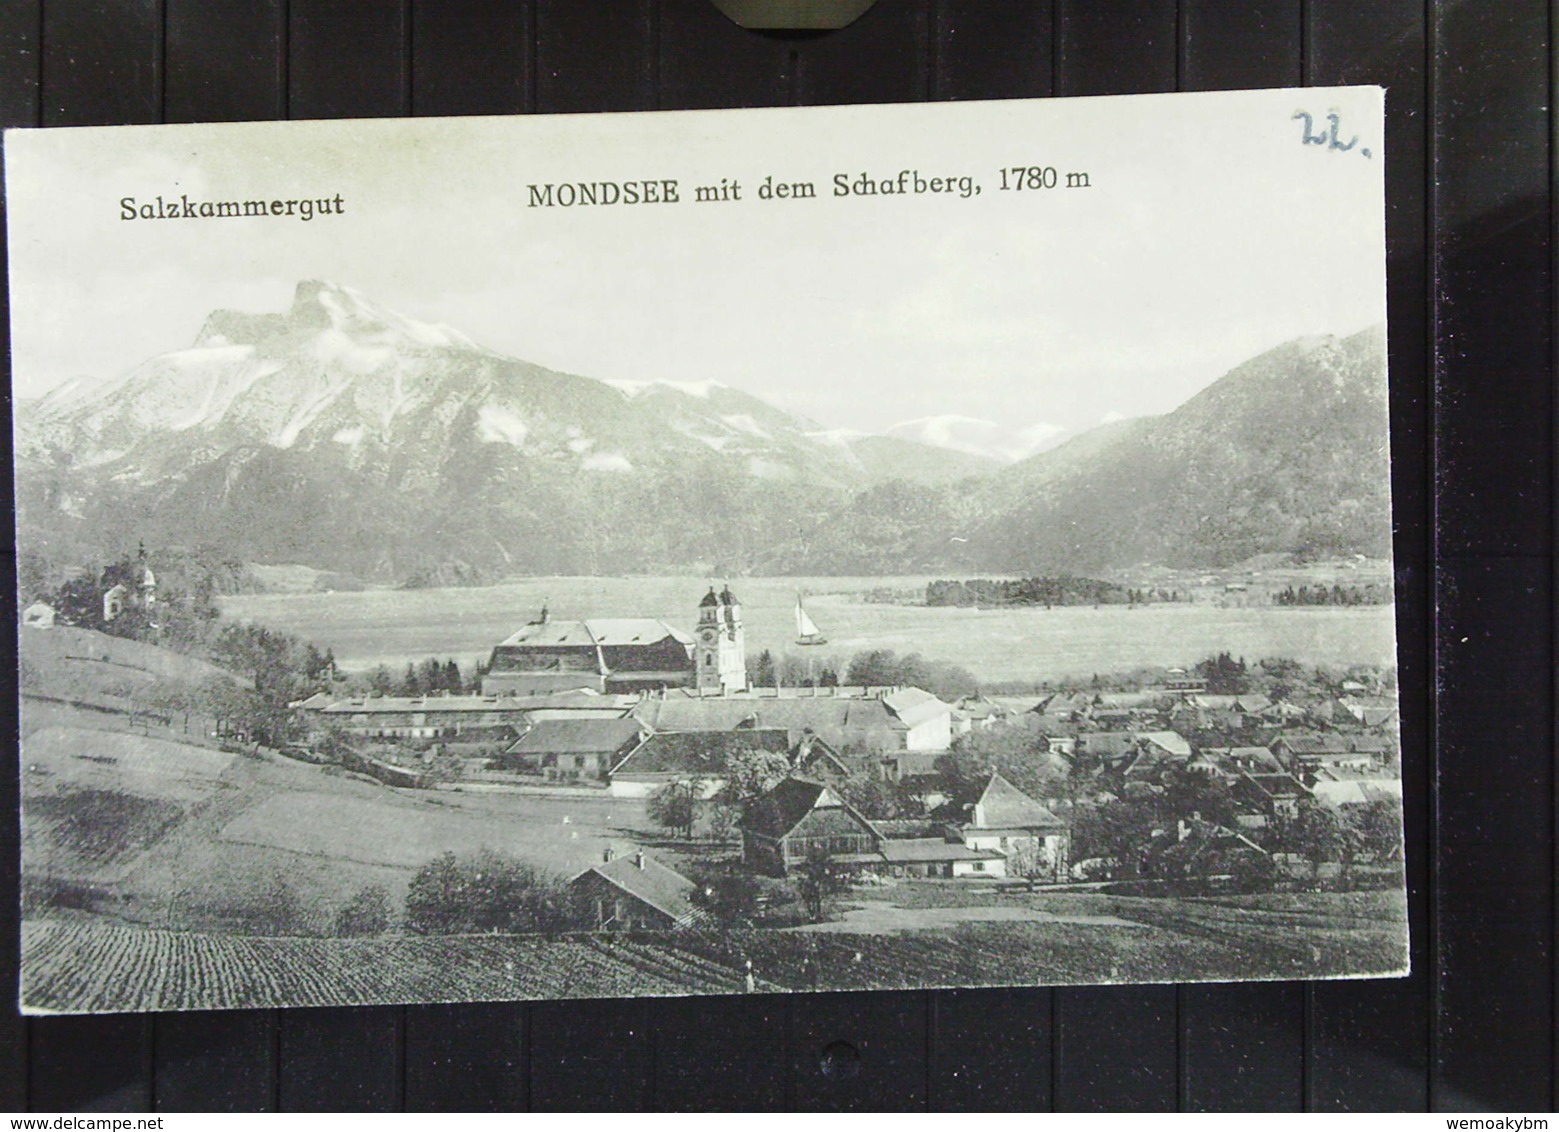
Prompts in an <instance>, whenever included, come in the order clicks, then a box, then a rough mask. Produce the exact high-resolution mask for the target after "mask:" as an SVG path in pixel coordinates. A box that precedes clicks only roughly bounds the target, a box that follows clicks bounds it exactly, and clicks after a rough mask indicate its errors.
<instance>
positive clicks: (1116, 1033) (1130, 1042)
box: [1054, 987, 1178, 1112]
mask: <svg viewBox="0 0 1559 1132" xmlns="http://www.w3.org/2000/svg"><path fill="white" fill-rule="evenodd" d="M1176 1017H1177V1015H1176V1010H1175V988H1174V987H1073V988H1069V989H1067V990H1064V991H1058V992H1057V993H1056V1021H1055V1028H1056V1035H1055V1041H1056V1068H1055V1086H1054V1087H1055V1107H1056V1110H1057V1111H1059V1112H1173V1111H1174V1110H1175V1109H1176V1108H1177V1107H1178V1095H1177V1081H1178V1066H1177V1065H1176V1041H1175V1036H1176V1025H1177V1023H1176Z"/></svg>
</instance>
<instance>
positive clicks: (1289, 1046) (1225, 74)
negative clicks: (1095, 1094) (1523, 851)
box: [1179, 0, 1305, 1112]
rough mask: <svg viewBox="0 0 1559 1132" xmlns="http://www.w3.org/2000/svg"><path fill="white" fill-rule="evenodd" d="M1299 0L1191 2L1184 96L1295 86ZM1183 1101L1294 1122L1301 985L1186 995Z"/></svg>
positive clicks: (1184, 32) (1299, 1088)
mask: <svg viewBox="0 0 1559 1132" xmlns="http://www.w3.org/2000/svg"><path fill="white" fill-rule="evenodd" d="M1302 33H1303V24H1302V21H1301V19H1300V5H1299V0H1258V2H1255V3H1249V4H1219V3H1214V2H1213V0H1184V2H1183V3H1182V5H1181V23H1180V35H1181V39H1180V68H1179V69H1180V79H1181V86H1182V88H1183V89H1188V90H1234V89H1240V88H1246V87H1256V88H1260V87H1280V86H1296V85H1298V83H1299V79H1300V71H1301V40H1302ZM1179 1005H1180V1068H1179V1073H1180V1078H1181V1079H1180V1086H1179V1091H1180V1099H1181V1103H1182V1106H1183V1107H1184V1108H1187V1109H1190V1110H1192V1111H1197V1112H1211V1111H1242V1112H1292V1111H1296V1110H1298V1109H1299V1108H1300V1107H1301V1106H1302V1103H1303V1082H1304V1072H1303V1054H1304V1026H1305V998H1304V993H1303V990H1302V989H1301V988H1300V987H1298V986H1297V985H1293V984H1284V983H1246V984H1227V985H1215V986H1193V987H1186V988H1184V989H1183V990H1182V991H1181V994H1180V999H1179Z"/></svg>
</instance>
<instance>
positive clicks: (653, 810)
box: [646, 779, 703, 840]
mask: <svg viewBox="0 0 1559 1132" xmlns="http://www.w3.org/2000/svg"><path fill="white" fill-rule="evenodd" d="M702 796H703V790H702V784H701V783H700V782H699V781H698V780H697V779H683V780H681V781H678V782H668V783H666V785H664V786H662V787H661V788H660V789H659V790H656V791H655V793H653V794H651V795H650V799H649V804H648V806H647V807H646V812H647V813H648V814H649V818H650V820H651V821H652V822H654V823H655V824H656V825H659V826H664V827H665V828H666V829H669V830H671V832H672V833H673V834H674V835H680V836H681V837H683V838H686V839H688V840H692V837H693V823H694V822H695V821H697V820H698V802H699V799H700V798H701V797H702Z"/></svg>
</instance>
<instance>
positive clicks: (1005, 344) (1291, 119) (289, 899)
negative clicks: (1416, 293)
mask: <svg viewBox="0 0 1559 1132" xmlns="http://www.w3.org/2000/svg"><path fill="white" fill-rule="evenodd" d="M1381 144H1382V92H1381V91H1380V90H1379V89H1378V88H1373V87H1371V88H1336V89H1306V90H1271V91H1249V92H1230V93H1207V94H1177V95H1162V96H1158V95H1155V96H1143V97H1129V98H1084V99H1072V100H1040V101H1012V102H970V103H944V104H930V105H897V106H839V107H824V108H809V109H771V110H741V111H699V112H671V113H647V114H630V115H576V116H560V117H510V118H473V119H444V120H438V119H407V120H374V121H332V122H271V123H247V124H224V125H178V126H133V127H119V128H89V129H59V130H24V131H11V132H9V133H7V134H6V137H5V173H6V212H7V221H8V226H9V229H8V230H9V250H10V276H9V278H10V298H11V318H12V344H13V352H12V388H13V392H14V396H15V405H16V424H15V436H14V442H15V448H14V455H15V482H16V522H17V532H16V535H17V543H16V545H17V568H18V585H19V594H18V598H19V603H20V604H19V609H20V610H21V617H20V619H19V625H18V629H17V631H18V634H19V637H20V641H19V649H20V696H21V704H20V713H21V732H22V748H21V758H20V773H21V797H22V813H21V821H22V840H23V855H22V893H21V900H22V964H21V980H20V983H21V985H20V998H21V1003H22V1006H23V1009H25V1010H26V1011H29V1012H34V1013H90V1012H113V1011H148V1010H190V1009H216V1008H234V1007H276V1006H306V1005H334V1004H359V1003H411V1002H458V1001H477V1000H512V999H550V998H578V997H592V996H613V997H616V996H626V995H684V994H746V993H768V992H784V991H811V990H836V989H858V988H919V987H954V986H1009V985H1055V984H1072V983H1116V982H1186V981H1197V980H1219V981H1223V980H1237V979H1317V978H1352V977H1367V976H1376V977H1379V976H1390V975H1400V974H1403V973H1405V971H1406V968H1407V916H1406V903H1405V895H1404V880H1403V861H1402V853H1403V842H1402V816H1401V813H1402V811H1401V806H1402V788H1401V771H1400V766H1401V763H1400V757H1401V752H1400V741H1399V737H1398V735H1399V732H1398V718H1397V695H1396V667H1395V649H1396V645H1395V626H1394V604H1393V574H1392V561H1391V501H1390V485H1389V435H1388V425H1387V381H1386V352H1385V342H1386V338H1385V334H1386V328H1385V250H1384V208H1383V193H1382V186H1383V155H1382V152H1381V148H1380V147H1381Z"/></svg>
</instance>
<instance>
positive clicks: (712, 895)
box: [691, 872, 763, 931]
mask: <svg viewBox="0 0 1559 1132" xmlns="http://www.w3.org/2000/svg"><path fill="white" fill-rule="evenodd" d="M762 891H763V889H762V885H760V884H759V882H758V879H757V878H756V877H754V876H752V875H751V874H750V873H746V872H729V873H720V874H718V875H716V876H713V877H710V878H709V879H708V880H707V881H705V882H704V883H703V884H702V885H700V886H699V887H698V888H696V889H694V891H693V894H692V897H691V899H692V902H693V906H694V907H695V908H699V909H701V910H702V911H704V912H706V913H708V916H709V921H710V922H711V923H713V924H714V925H715V926H717V927H718V928H719V929H720V930H721V931H734V930H738V929H741V928H749V927H751V926H752V924H753V921H754V920H756V919H757V918H758V897H759V896H760V895H761V893H762Z"/></svg>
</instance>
